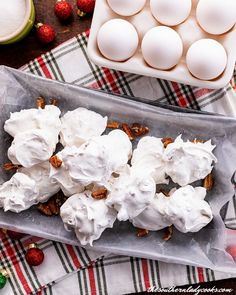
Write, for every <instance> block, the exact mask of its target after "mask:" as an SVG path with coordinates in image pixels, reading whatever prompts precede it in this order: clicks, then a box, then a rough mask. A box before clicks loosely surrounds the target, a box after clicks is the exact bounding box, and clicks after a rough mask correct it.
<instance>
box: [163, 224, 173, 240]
mask: <svg viewBox="0 0 236 295" xmlns="http://www.w3.org/2000/svg"><path fill="white" fill-rule="evenodd" d="M172 234H173V225H171V226H168V227H167V228H166V230H165V234H164V237H163V240H165V241H169V240H170V239H171V237H172Z"/></svg>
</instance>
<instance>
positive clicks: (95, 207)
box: [60, 190, 117, 246]
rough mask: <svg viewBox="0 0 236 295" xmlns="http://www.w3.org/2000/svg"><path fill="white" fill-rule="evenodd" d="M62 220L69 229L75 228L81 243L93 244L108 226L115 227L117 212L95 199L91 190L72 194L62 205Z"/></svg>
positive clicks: (102, 201)
mask: <svg viewBox="0 0 236 295" xmlns="http://www.w3.org/2000/svg"><path fill="white" fill-rule="evenodd" d="M60 214H61V218H62V221H63V222H64V226H65V228H66V229H67V230H74V231H75V234H76V236H77V238H78V240H79V241H80V243H81V245H87V244H89V245H91V246H92V244H93V241H94V240H97V239H99V238H100V236H101V234H102V233H103V232H104V230H105V229H106V228H111V227H113V224H114V222H115V220H116V215H117V212H116V211H115V210H114V209H112V208H109V207H108V206H107V205H106V204H105V200H104V199H101V200H95V199H93V198H92V197H91V191H88V190H87V191H84V192H82V193H80V194H76V195H73V196H71V197H70V198H69V199H68V200H67V201H66V202H65V203H64V204H63V205H62V207H61V210H60Z"/></svg>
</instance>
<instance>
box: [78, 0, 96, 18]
mask: <svg viewBox="0 0 236 295" xmlns="http://www.w3.org/2000/svg"><path fill="white" fill-rule="evenodd" d="M94 6H95V0H77V7H78V11H77V14H78V15H79V16H84V15H85V14H87V13H93V11H94Z"/></svg>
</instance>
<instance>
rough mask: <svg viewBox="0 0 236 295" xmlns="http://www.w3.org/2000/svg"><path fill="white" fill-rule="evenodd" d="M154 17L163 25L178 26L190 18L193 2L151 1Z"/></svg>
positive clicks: (177, 0)
mask: <svg viewBox="0 0 236 295" xmlns="http://www.w3.org/2000/svg"><path fill="white" fill-rule="evenodd" d="M150 7H151V11H152V14H153V16H154V17H155V18H156V19H157V20H158V21H159V22H160V23H162V24H163V25H166V26H176V25H178V24H180V23H182V22H183V21H185V20H186V18H187V17H188V16H189V14H190V11H191V8H192V0H150Z"/></svg>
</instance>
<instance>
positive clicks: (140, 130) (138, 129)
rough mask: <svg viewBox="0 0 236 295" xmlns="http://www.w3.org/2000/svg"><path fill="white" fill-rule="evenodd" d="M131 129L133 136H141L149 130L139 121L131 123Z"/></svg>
mask: <svg viewBox="0 0 236 295" xmlns="http://www.w3.org/2000/svg"><path fill="white" fill-rule="evenodd" d="M131 130H132V131H133V134H134V135H135V136H143V135H145V134H147V133H148V132H149V128H148V127H145V126H142V125H141V124H139V123H134V124H132V126H131Z"/></svg>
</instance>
